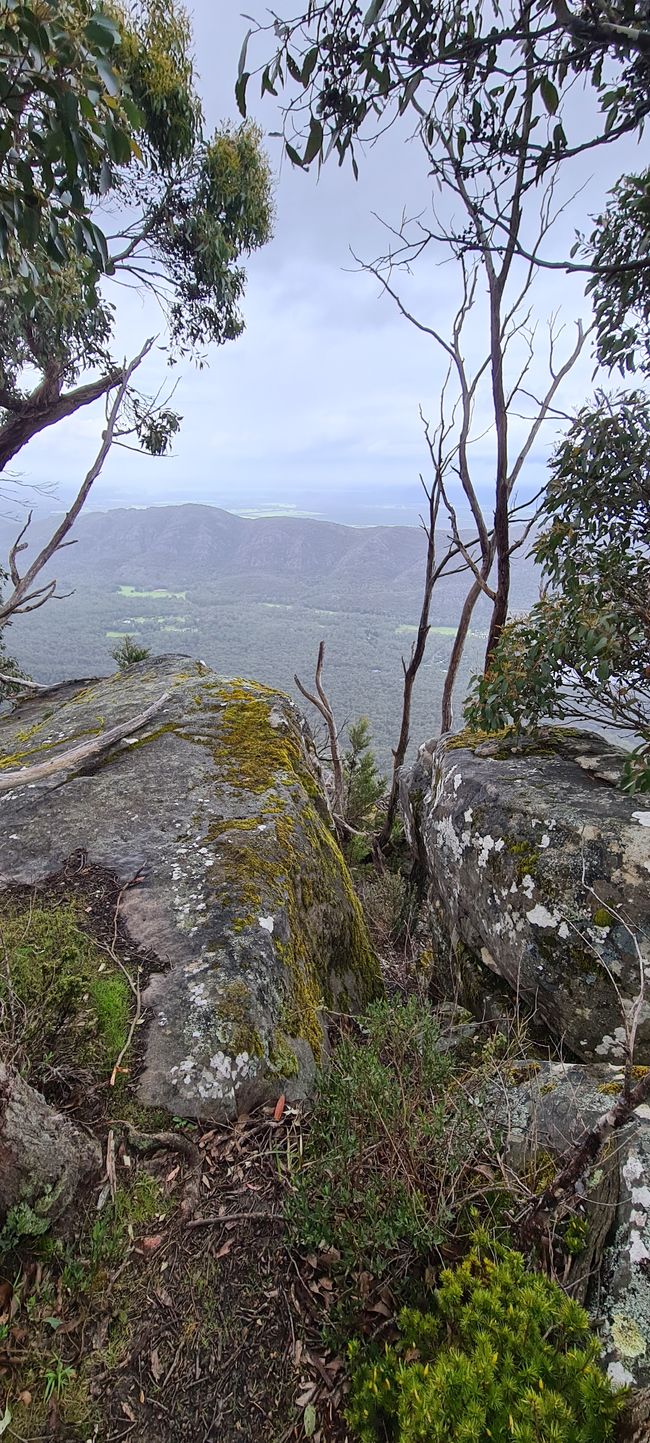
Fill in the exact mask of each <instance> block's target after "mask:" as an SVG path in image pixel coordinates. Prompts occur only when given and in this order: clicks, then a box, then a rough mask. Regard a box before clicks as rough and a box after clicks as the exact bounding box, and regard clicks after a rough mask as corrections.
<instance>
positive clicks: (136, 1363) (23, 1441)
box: [0, 854, 347, 1443]
mask: <svg viewBox="0 0 650 1443" xmlns="http://www.w3.org/2000/svg"><path fill="white" fill-rule="evenodd" d="M137 884H138V879H134V880H133V885H137ZM71 900H72V901H73V902H74V905H75V908H76V911H77V914H78V916H80V917H82V918H83V919H84V920H83V926H84V931H87V933H88V936H89V937H91V938H92V939H93V943H94V944H96V945H97V947H98V948H99V949H100V950H102V952H103V953H104V954H105V955H106V958H107V965H111V966H113V967H120V968H121V970H122V971H125V973H126V974H128V976H129V978H130V985H131V991H132V1015H131V1022H132V1024H134V1025H132V1036H131V1041H130V1047H129V1050H128V1052H127V1054H126V1055H125V1058H124V1059H123V1063H122V1067H121V1068H120V1071H119V1074H118V1075H117V1078H116V1076H115V1075H114V1076H113V1083H115V1082H116V1080H117V1082H118V1086H117V1087H116V1086H113V1087H111V1079H110V1077H108V1076H106V1075H104V1076H101V1077H99V1078H92V1077H91V1076H89V1075H88V1074H87V1073H85V1074H84V1073H83V1072H79V1071H75V1066H74V1059H73V1058H72V1057H71V1058H70V1060H69V1065H67V1066H66V1065H63V1064H62V1063H61V1060H60V1059H57V1062H56V1066H53V1065H52V1064H51V1063H48V1059H47V1058H45V1059H40V1060H39V1083H40V1085H41V1086H43V1090H44V1092H45V1094H46V1096H47V1098H48V1101H50V1102H51V1103H52V1104H53V1105H56V1106H57V1107H60V1108H62V1109H63V1110H65V1111H66V1112H68V1113H69V1115H70V1116H71V1117H72V1118H74V1120H75V1121H76V1122H77V1123H79V1124H80V1125H81V1126H83V1127H86V1128H87V1129H88V1130H90V1131H92V1132H93V1133H94V1135H95V1136H97V1137H99V1139H100V1141H101V1144H102V1148H103V1153H104V1157H105V1161H106V1168H105V1174H104V1177H103V1178H100V1179H99V1181H98V1183H97V1185H96V1187H95V1188H94V1189H93V1190H92V1192H91V1193H89V1195H88V1196H86V1197H85V1198H81V1199H79V1200H78V1205H77V1206H76V1207H75V1210H74V1215H73V1216H72V1217H71V1218H69V1219H68V1222H67V1224H66V1227H65V1229H64V1231H63V1232H60V1231H59V1232H58V1233H57V1235H56V1236H52V1234H51V1231H50V1230H47V1231H44V1232H37V1233H34V1231H33V1214H32V1215H31V1218H30V1216H29V1215H28V1216H26V1217H21V1218H20V1219H19V1220H18V1221H17V1222H16V1221H15V1220H14V1223H13V1224H12V1227H13V1231H8V1229H7V1226H6V1225H5V1228H4V1230H3V1232H2V1233H1V1234H0V1436H4V1438H6V1439H7V1440H8V1443H40V1440H45V1439H56V1440H59V1443H87V1440H88V1443H90V1440H92V1443H118V1440H127V1439H128V1440H130V1443H181V1440H182V1443H241V1440H247V1443H248V1440H250V1443H292V1440H300V1439H303V1438H313V1439H314V1443H344V1440H345V1439H346V1438H347V1433H346V1428H345V1423H344V1421H343V1416H342V1407H343V1405H344V1396H343V1394H344V1382H343V1379H344V1372H345V1370H344V1364H343V1360H342V1359H341V1358H339V1357H336V1356H334V1355H333V1354H331V1353H328V1352H327V1350H326V1349H325V1348H324V1346H323V1343H322V1332H323V1326H324V1325H325V1324H326V1321H327V1315H328V1309H329V1307H330V1304H331V1295H332V1283H331V1280H330V1279H329V1277H328V1274H327V1258H326V1257H325V1256H319V1255H318V1254H310V1255H309V1257H307V1258H305V1257H301V1256H299V1255H298V1254H296V1252H295V1251H294V1250H293V1249H292V1248H291V1247H290V1245H289V1241H288V1237H287V1230H286V1226H285V1221H284V1199H285V1196H286V1194H287V1190H288V1189H289V1188H290V1185H291V1175H292V1170H293V1168H294V1167H295V1166H296V1163H297V1160H298V1158H299V1156H300V1153H301V1149H302V1145H303V1129H304V1128H305V1127H306V1125H307V1123H306V1121H305V1119H303V1118H302V1117H301V1115H300V1113H299V1111H298V1110H296V1109H293V1108H290V1107H287V1106H285V1104H284V1101H283V1099H281V1100H280V1102H279V1103H278V1105H277V1107H276V1108H275V1109H272V1108H267V1109H263V1110H261V1111H259V1112H257V1113H255V1114H252V1115H251V1116H248V1117H242V1118H240V1119H239V1120H238V1121H237V1123H236V1124H235V1125H234V1126H232V1127H219V1128H209V1129H207V1130H206V1129H205V1128H203V1129H202V1128H201V1127H198V1126H197V1127H194V1126H188V1125H187V1124H186V1123H183V1122H182V1121H181V1120H179V1119H173V1120H172V1119H170V1118H168V1117H165V1116H164V1115H162V1114H153V1113H151V1112H145V1111H143V1109H141V1108H139V1106H138V1104H137V1101H136V1099H135V1094H134V1083H135V1081H136V1079H137V1073H138V1066H139V1052H140V1047H139V1039H140V1037H141V1036H142V1032H141V1026H140V1015H139V994H140V991H141V990H142V989H143V986H144V981H145V978H146V974H147V970H148V968H150V966H151V964H152V961H153V959H151V958H148V957H147V956H139V957H134V953H133V948H132V945H131V944H130V942H129V939H128V937H127V936H126V935H125V934H124V933H123V932H122V929H121V924H120V919H119V901H120V892H119V888H118V885H117V883H116V881H115V879H114V878H112V877H111V876H110V875H109V874H107V873H104V872H100V871H98V869H91V868H89V867H88V866H87V864H86V859H85V858H84V857H83V855H81V854H80V855H78V856H77V857H75V858H72V859H70V862H69V863H68V865H67V867H66V869H65V870H64V872H62V873H61V875H60V876H59V877H57V878H54V879H51V881H50V882H49V883H48V884H47V887H46V888H45V889H44V890H41V891H39V892H38V893H36V894H29V893H28V892H27V890H26V889H22V890H21V889H19V890H18V891H17V892H15V893H14V894H12V903H13V904H15V905H20V906H21V907H22V908H23V909H24V911H25V916H26V917H27V922H26V928H27V935H29V934H28V927H29V913H30V909H31V908H32V907H33V906H36V905H38V906H41V905H42V904H46V905H47V906H48V907H57V906H59V905H68V904H69V902H70V901H71ZM5 1045H6V1038H5ZM16 1047H17V1048H18V1051H19V1042H16ZM43 1079H45V1081H43ZM28 1212H29V1210H28Z"/></svg>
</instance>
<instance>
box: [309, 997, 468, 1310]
mask: <svg viewBox="0 0 650 1443" xmlns="http://www.w3.org/2000/svg"><path fill="white" fill-rule="evenodd" d="M361 1028H362V1035H361V1037H359V1038H357V1039H347V1040H344V1041H343V1042H342V1043H341V1044H340V1045H339V1047H338V1049H337V1051H336V1053H335V1055H334V1058H333V1060H332V1065H331V1067H330V1069H329V1070H328V1073H327V1077H326V1079H325V1081H324V1083H323V1085H322V1086H321V1089H320V1092H319V1094H318V1098H317V1102H316V1106H315V1110H314V1113H313V1115H312V1119H311V1124H310V1128H309V1132H308V1135H307V1139H306V1147H305V1155H304V1161H303V1165H302V1167H301V1169H300V1171H299V1173H298V1175H297V1181H296V1187H295V1192H294V1195H293V1197H292V1199H291V1201H290V1204H289V1215H290V1220H291V1223H292V1227H293V1232H294V1237H295V1238H296V1240H297V1242H298V1243H299V1244H300V1245H303V1246H307V1247H316V1248H318V1247H319V1246H324V1247H326V1248H328V1249H335V1250H336V1255H337V1256H338V1255H340V1263H339V1265H338V1268H339V1272H340V1273H341V1274H346V1275H347V1276H348V1279H349V1283H350V1289H351V1291H352V1292H353V1293H354V1288H355V1282H354V1279H355V1277H356V1278H360V1277H361V1276H362V1275H364V1274H365V1275H366V1277H367V1274H370V1275H371V1276H372V1277H374V1278H381V1277H382V1276H384V1275H386V1274H387V1273H390V1283H391V1288H392V1289H393V1290H394V1291H395V1290H396V1289H398V1288H399V1284H400V1279H403V1278H404V1277H405V1276H406V1275H407V1274H408V1273H409V1270H410V1269H412V1268H413V1267H414V1266H415V1265H417V1262H418V1260H420V1261H422V1260H425V1259H426V1258H427V1257H428V1255H429V1254H430V1252H431V1249H432V1248H433V1247H435V1246H436V1245H437V1244H439V1243H441V1242H442V1241H443V1240H444V1239H445V1238H448V1237H449V1235H450V1234H451V1233H452V1231H453V1224H454V1219H455V1218H456V1215H457V1213H458V1211H459V1209H460V1208H461V1206H462V1198H463V1187H462V1179H463V1177H464V1176H465V1175H467V1176H470V1175H471V1163H472V1160H473V1158H474V1157H475V1155H476V1151H477V1148H478V1147H479V1146H480V1135H479V1129H480V1108H479V1107H477V1105H476V1103H477V1099H476V1096H475V1095H474V1097H471V1096H470V1095H469V1093H468V1090H467V1089H466V1088H465V1087H461V1086H457V1085H456V1082H455V1078H454V1072H453V1065H452V1062H451V1060H450V1057H449V1055H448V1054H447V1053H445V1052H443V1051H442V1050H441V1048H440V1033H439V1028H438V1025H437V1023H436V1020H435V1017H434V1015H433V1013H432V1012H431V1011H430V1009H429V1008H427V1007H426V1006H425V1005H424V1004H423V1003H422V1002H420V1001H419V1000H417V999H415V998H411V999H410V1000H409V1001H408V1002H405V1003H395V1002H387V1001H382V1002H377V1003H374V1004H373V1005H372V1006H371V1007H370V1008H369V1009H368V1011H367V1012H366V1013H365V1014H364V1015H363V1017H362V1018H361ZM466 1192H467V1187H465V1194H466Z"/></svg>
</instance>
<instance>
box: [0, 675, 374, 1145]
mask: <svg viewBox="0 0 650 1443" xmlns="http://www.w3.org/2000/svg"><path fill="white" fill-rule="evenodd" d="M165 693H167V694H168V696H167V700H166V701H165V702H164V704H163V705H162V707H161V708H160V711H159V713H158V714H157V715H156V717H155V720H154V722H152V724H151V726H150V727H149V729H148V730H146V731H141V732H137V733H136V734H135V735H134V736H133V737H129V736H128V735H127V736H126V737H125V738H124V740H123V741H122V742H121V743H119V744H117V745H116V746H114V747H113V748H112V749H111V750H109V751H108V752H107V753H106V754H104V755H103V756H102V757H101V759H99V760H97V759H95V760H94V761H93V762H92V764H90V765H89V767H88V770H87V772H86V773H85V774H84V773H83V772H82V773H74V774H68V773H66V771H65V770H64V771H62V772H59V773H57V774H56V775H55V776H54V777H52V778H48V779H46V780H43V781H40V782H38V783H36V784H32V785H24V784H22V785H21V784H17V785H16V786H15V788H13V790H12V791H10V792H8V793H5V795H4V796H3V798H2V800H1V802H0V812H1V814H2V821H3V828H2V836H1V837H0V886H2V884H3V883H4V884H5V885H6V884H7V883H10V882H12V881H22V882H25V881H27V882H32V881H37V880H41V879H43V878H44V877H46V876H48V875H50V874H51V873H52V872H54V871H56V870H57V869H58V868H59V867H60V866H61V864H62V863H63V862H64V861H65V858H66V857H67V856H69V855H70V854H71V853H72V852H75V851H77V850H79V849H83V851H84V852H85V853H86V854H87V856H88V858H89V860H90V861H91V862H93V863H99V864H100V865H102V866H105V867H109V868H111V869H112V870H113V871H114V872H115V873H116V874H117V876H118V877H119V878H120V880H122V881H123V882H125V883H126V882H128V881H130V880H131V879H132V878H133V877H134V875H136V874H140V875H141V876H142V882H141V884H140V885H138V886H137V887H131V888H129V889H128V890H126V891H125V893H124V896H123V904H122V911H123V917H124V920H125V921H126V924H127V926H128V928H129V931H130V933H131V936H132V938H133V940H134V944H136V945H140V946H142V947H143V948H147V949H148V950H149V951H150V952H152V951H153V952H154V953H155V954H156V956H157V957H158V958H159V959H160V969H159V971H157V972H156V973H155V974H154V976H153V977H152V978H151V979H150V983H149V986H148V989H147V992H146V994H145V996H144V999H143V1001H144V1003H145V1005H146V1009H147V1010H146V1013H145V1018H146V1024H145V1025H146V1028H147V1037H146V1048H145V1063H144V1069H143V1073H142V1077H141V1081H140V1095H141V1099H142V1101H143V1102H146V1103H148V1104H151V1105H153V1106H165V1107H167V1108H168V1109H169V1110H170V1111H171V1112H173V1113H175V1114H178V1115H180V1116H202V1117H211V1118H215V1119H218V1118H225V1117H229V1116H233V1115H234V1114H235V1113H236V1112H237V1111H238V1110H242V1109H247V1108H249V1107H250V1106H252V1105H254V1104H255V1103H257V1102H259V1101H261V1100H264V1099H268V1098H272V1097H277V1096H278V1094H279V1093H280V1092H282V1091H284V1092H285V1093H286V1094H287V1096H289V1097H300V1096H304V1095H306V1094H307V1093H308V1092H309V1090H310V1088H311V1086H312V1084H313V1080H314V1076H315V1072H316V1068H317V1067H318V1065H319V1064H320V1063H321V1061H322V1060H323V1058H324V1056H325V1053H326V1050H327V1038H326V1027H325V1013H326V1010H327V1009H328V1008H335V1009H337V1010H344V1009H345V1008H353V1007H355V1006H356V1005H363V1004H364V1003H365V1002H366V1001H367V1000H368V999H369V998H370V997H372V996H373V995H375V994H376V993H377V992H378V991H379V990H380V979H379V972H378V967H377V964H376V961H375V959H374V957H373V955H372V952H371V949H370V946H369V942H368V938H367V935H366V931H365V926H364V923H363V918H362V915H361V910H360V907H359V903H358V901H357V899H356V896H355V894H354V890H353V888H352V884H351V881H350V878H349V875H348V872H347V869H346V866H345V863H344V861H343V858H342V856H341V853H340V851H339V848H338V846H337V844H336V841H335V839H334V836H333V834H332V831H331V829H330V825H329V820H328V814H327V806H326V803H325V800H324V795H323V792H322V789H321V785H320V773H319V768H318V763H317V761H316V758H315V753H314V748H313V744H312V743H311V739H310V736H309V732H308V730H307V727H306V725H305V723H304V721H303V719H302V718H301V716H300V713H299V712H298V711H297V710H296V708H295V707H294V706H293V704H292V702H291V701H290V700H289V698H288V697H286V696H284V695H283V694H282V693H279V692H277V691H274V690H273V689H271V688H269V687H266V686H262V685H259V684H257V683H254V682H248V681H242V680H239V679H237V680H235V681H225V680H222V679H220V678H217V677H216V676H215V675H214V673H213V672H211V671H210V670H209V668H207V667H206V666H204V665H203V663H195V662H191V661H189V660H188V659H187V658H173V657H165V658H160V659H158V660H156V661H149V660H148V661H146V662H143V663H140V664H139V665H137V666H134V667H131V668H129V669H128V671H126V672H124V673H120V674H118V675H117V676H115V677H109V678H105V679H100V680H98V681H96V682H93V683H91V684H87V685H84V686H83V687H77V688H75V687H74V686H70V685H69V684H68V685H66V686H63V687H61V688H58V689H56V688H55V689H53V690H52V691H51V692H49V693H48V696H47V699H46V700H43V701H39V699H35V700H32V699H30V700H29V701H27V702H25V703H22V704H21V705H20V706H18V707H16V708H15V709H14V711H13V712H12V713H11V715H10V716H9V717H8V718H6V719H4V720H3V721H2V722H1V723H0V755H1V754H4V755H7V756H13V755H15V754H16V753H17V752H18V751H21V748H22V751H21V759H22V764H23V765H27V764H29V763H31V762H33V761H35V760H37V759H38V756H39V748H41V747H45V746H47V747H52V746H53V745H54V746H55V747H56V748H57V750H59V751H64V750H65V749H66V745H67V743H68V742H70V744H71V743H72V740H73V738H74V739H76V738H78V737H79V736H80V735H82V734H83V733H84V731H86V730H91V729H92V730H93V731H94V732H95V733H96V732H97V729H99V730H100V731H102V730H106V731H109V730H110V729H112V728H113V727H115V726H116V725H120V724H122V723H123V722H125V721H128V719H129V717H131V716H136V715H137V714H139V713H141V712H142V711H143V710H144V709H145V708H146V707H147V706H149V705H150V704H151V703H152V702H154V701H155V700H156V699H157V698H158V697H160V696H161V695H163V694H165ZM21 737H22V738H24V739H25V740H22V741H21V740H20V738H21Z"/></svg>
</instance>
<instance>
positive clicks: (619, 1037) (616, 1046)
mask: <svg viewBox="0 0 650 1443" xmlns="http://www.w3.org/2000/svg"><path fill="white" fill-rule="evenodd" d="M626 1041H627V1038H626V1033H625V1028H624V1027H615V1028H614V1032H613V1034H612V1033H609V1032H606V1033H605V1036H604V1037H603V1040H602V1042H599V1044H598V1046H597V1047H596V1048H594V1051H595V1052H596V1054H597V1056H598V1057H610V1056H613V1057H623V1056H624V1055H625V1046H626Z"/></svg>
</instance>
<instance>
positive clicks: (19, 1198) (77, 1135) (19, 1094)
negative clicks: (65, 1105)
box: [0, 1062, 102, 1218]
mask: <svg viewBox="0 0 650 1443" xmlns="http://www.w3.org/2000/svg"><path fill="white" fill-rule="evenodd" d="M101 1166H102V1153H101V1148H100V1146H99V1144H98V1143H97V1142H95V1141H94V1140H93V1139H91V1138H88V1137H87V1136H86V1134H85V1133H83V1132H81V1131H80V1130H79V1128H78V1127H75V1126H74V1124H73V1123H72V1122H70V1121H69V1119H68V1118H67V1117H64V1115H63V1114H62V1113H60V1112H56V1111H55V1110H54V1108H53V1107H50V1106H49V1103H47V1102H46V1101H45V1098H44V1097H43V1096H42V1095H41V1093H40V1092H36V1090H35V1089H34V1088H33V1087H30V1086H29V1083H27V1082H25V1081H24V1079H23V1078H22V1077H21V1076H20V1074H19V1073H18V1072H15V1071H14V1069H13V1068H11V1067H8V1066H6V1064H5V1063H3V1062H0V1216H1V1217H4V1216H6V1214H7V1212H8V1211H9V1209H10V1208H11V1207H13V1206H15V1204H17V1203H21V1202H24V1203H29V1204H30V1205H31V1206H32V1207H34V1208H35V1209H36V1210H37V1211H39V1212H41V1211H42V1212H43V1215H44V1216H47V1217H49V1218H56V1217H59V1216H60V1215H61V1213H63V1212H65V1209H66V1208H67V1207H69V1205H70V1203H71V1202H72V1200H73V1198H74V1196H75V1193H76V1192H77V1189H78V1188H79V1186H80V1185H81V1183H82V1182H84V1181H87V1180H88V1179H89V1178H91V1177H93V1176H95V1175H96V1174H98V1173H99V1171H100V1169H101Z"/></svg>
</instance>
